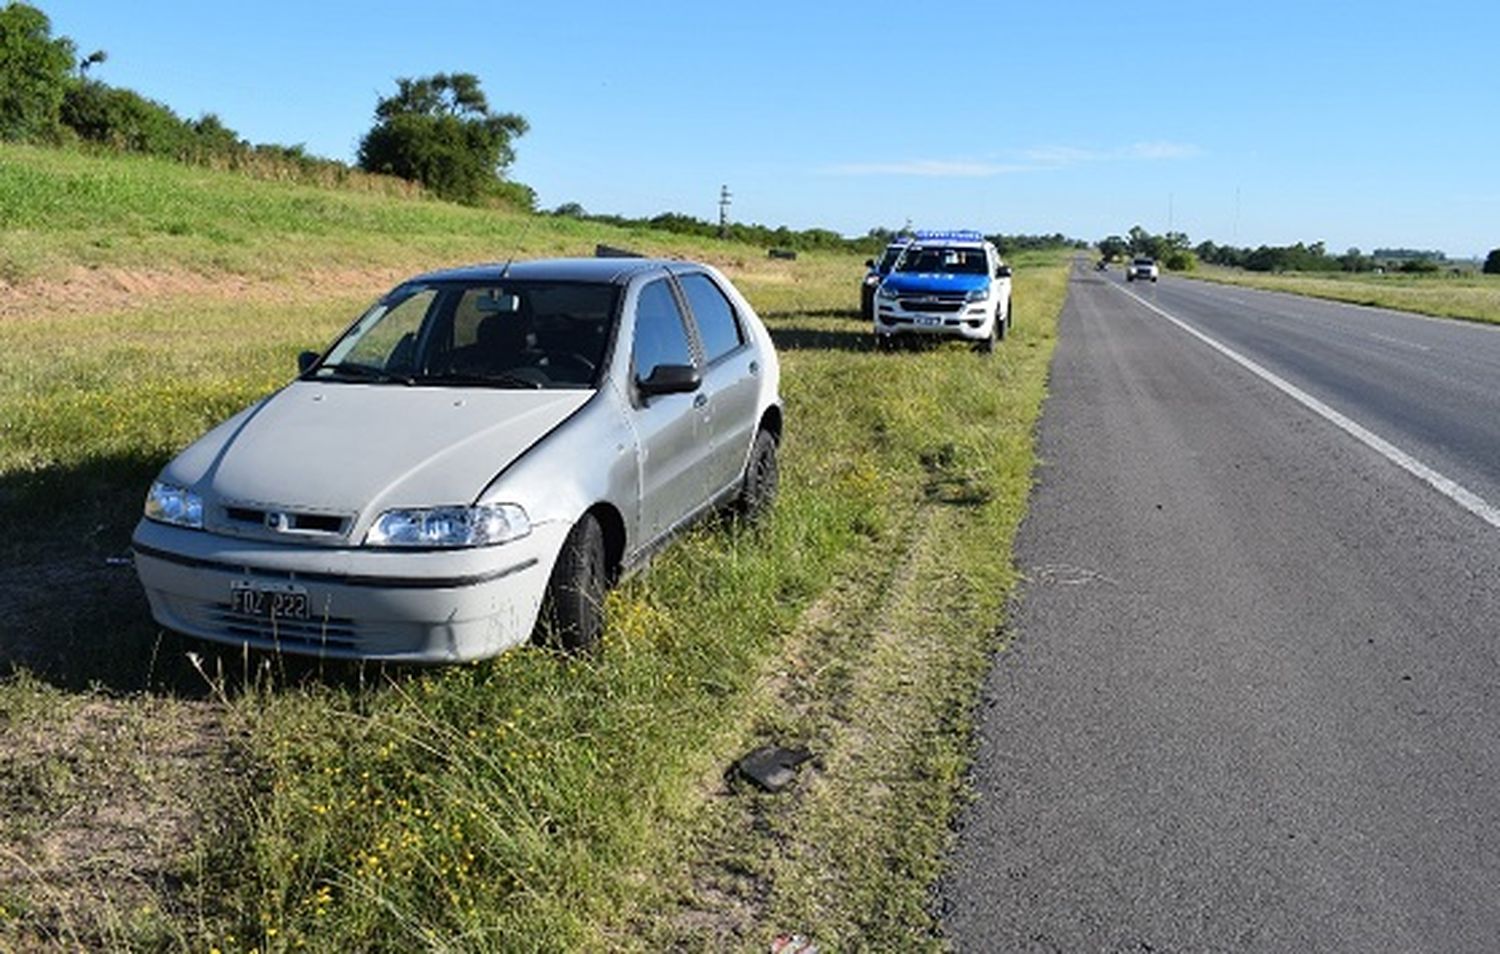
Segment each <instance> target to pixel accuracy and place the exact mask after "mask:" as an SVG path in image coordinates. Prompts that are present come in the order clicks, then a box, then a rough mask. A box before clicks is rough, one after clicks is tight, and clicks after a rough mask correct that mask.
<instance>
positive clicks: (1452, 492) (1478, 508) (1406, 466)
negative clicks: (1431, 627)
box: [1110, 282, 1500, 530]
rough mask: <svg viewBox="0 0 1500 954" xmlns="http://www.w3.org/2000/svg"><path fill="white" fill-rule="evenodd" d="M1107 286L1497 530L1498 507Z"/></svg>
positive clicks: (1191, 330)
mask: <svg viewBox="0 0 1500 954" xmlns="http://www.w3.org/2000/svg"><path fill="white" fill-rule="evenodd" d="M1110 285H1111V286H1112V287H1114V288H1117V289H1119V290H1120V292H1122V293H1123V294H1126V295H1129V296H1130V297H1131V298H1134V299H1135V300H1136V301H1137V302H1139V303H1140V304H1142V305H1144V306H1145V307H1147V308H1149V309H1150V310H1152V311H1154V312H1156V313H1157V314H1158V315H1161V316H1162V317H1163V318H1165V319H1167V320H1168V321H1170V322H1171V323H1172V324H1174V325H1176V326H1177V327H1179V328H1181V329H1182V330H1183V331H1186V332H1187V333H1188V334H1190V335H1192V336H1193V337H1194V338H1197V339H1198V340H1199V341H1201V342H1203V343H1204V344H1206V345H1208V346H1209V347H1210V348H1213V349H1214V350H1215V351H1217V352H1219V353H1220V354H1222V355H1224V357H1226V358H1228V359H1229V360H1231V361H1233V362H1235V363H1236V364H1238V365H1240V366H1241V367H1243V368H1244V369H1245V370H1247V371H1249V372H1250V373H1251V374H1254V375H1255V376H1256V377H1258V378H1260V379H1261V380H1263V381H1265V382H1266V383H1267V384H1270V385H1272V386H1273V387H1275V388H1276V389H1277V390H1279V391H1281V392H1282V393H1283V394H1285V395H1286V396H1287V397H1290V398H1291V399H1292V400H1294V401H1296V402H1297V403H1299V404H1301V405H1302V406H1303V407H1306V408H1307V409H1308V410H1310V411H1312V412H1313V413H1314V414H1317V415H1318V416H1319V417H1322V418H1323V419H1325V420H1327V421H1328V422H1329V423H1331V424H1333V425H1334V426H1336V427H1338V428H1339V429H1340V430H1342V431H1344V432H1345V433H1346V434H1348V435H1349V436H1350V437H1353V438H1354V439H1355V440H1357V441H1359V442H1360V443H1361V444H1364V445H1365V446H1366V447H1368V448H1370V449H1371V450H1373V451H1375V452H1376V453H1377V454H1379V455H1380V456H1382V457H1384V458H1385V459H1386V460H1388V461H1390V462H1391V463H1393V464H1395V465H1396V466H1397V467H1400V468H1401V469H1402V470H1404V471H1406V472H1407V473H1408V474H1411V475H1412V476H1413V477H1416V478H1417V479H1418V480H1421V481H1423V482H1424V483H1426V484H1427V485H1428V486H1430V487H1432V489H1433V490H1436V491H1437V492H1438V493H1440V494H1442V495H1443V496H1444V497H1447V498H1448V499H1449V500H1451V501H1453V502H1454V503H1456V504H1458V505H1459V506H1460V507H1462V508H1464V509H1465V510H1467V511H1469V513H1472V514H1473V515H1474V516H1476V517H1478V518H1479V519H1480V520H1483V521H1484V522H1485V523H1487V524H1489V525H1490V526H1492V527H1494V528H1495V529H1497V530H1500V508H1497V507H1495V506H1494V505H1493V504H1491V503H1490V502H1489V501H1487V500H1485V499H1484V498H1483V497H1481V496H1479V495H1478V494H1476V493H1474V492H1473V491H1471V490H1469V489H1468V488H1466V487H1464V486H1463V485H1462V484H1460V483H1458V482H1457V481H1454V480H1452V479H1450V478H1448V477H1445V476H1443V475H1442V474H1440V473H1438V472H1437V471H1435V470H1433V469H1432V468H1431V467H1428V466H1427V465H1426V464H1424V463H1422V462H1421V461H1419V460H1417V459H1416V458H1415V457H1413V456H1411V455H1410V454H1408V453H1407V452H1406V451H1404V450H1402V449H1401V448H1399V447H1397V446H1396V445H1394V444H1392V443H1391V442H1390V441H1387V440H1386V439H1385V438H1383V437H1380V436H1379V435H1377V434H1375V433H1373V432H1371V431H1369V430H1367V429H1365V428H1364V427H1362V426H1360V425H1359V424H1356V423H1355V422H1354V421H1352V420H1350V419H1349V418H1347V417H1345V416H1344V415H1342V414H1340V413H1339V412H1338V411H1335V410H1334V409H1333V408H1331V407H1329V406H1328V405H1326V404H1324V403H1323V402H1322V401H1319V400H1318V399H1317V398H1315V397H1313V396H1312V395H1311V394H1308V393H1307V392H1306V391H1304V390H1302V389H1301V388H1299V387H1297V386H1296V385H1295V384H1292V383H1291V382H1290V381H1287V380H1286V379H1285V378H1282V377H1280V376H1278V375H1276V374H1274V373H1272V372H1271V371H1268V370H1266V369H1265V368H1263V367H1261V366H1260V365H1258V364H1256V363H1255V362H1254V361H1252V360H1250V359H1249V358H1247V357H1245V356H1244V355H1242V354H1240V353H1239V352H1238V351H1235V350H1234V349H1233V348H1231V347H1229V346H1228V345H1226V344H1223V343H1222V342H1220V341H1218V340H1216V339H1214V338H1210V337H1209V336H1208V335H1206V334H1204V333H1203V332H1201V331H1199V330H1198V329H1197V328H1194V327H1192V326H1191V325H1189V324H1188V323H1187V322H1185V321H1183V320H1182V319H1180V318H1177V317H1176V316H1174V315H1171V314H1169V313H1168V312H1166V311H1164V310H1162V309H1161V308H1158V307H1157V306H1156V305H1153V304H1152V303H1151V302H1149V301H1147V300H1146V299H1144V298H1142V297H1141V296H1140V295H1137V294H1136V293H1135V292H1133V291H1131V290H1129V289H1128V288H1126V287H1125V286H1123V285H1120V284H1118V283H1115V282H1111V283H1110Z"/></svg>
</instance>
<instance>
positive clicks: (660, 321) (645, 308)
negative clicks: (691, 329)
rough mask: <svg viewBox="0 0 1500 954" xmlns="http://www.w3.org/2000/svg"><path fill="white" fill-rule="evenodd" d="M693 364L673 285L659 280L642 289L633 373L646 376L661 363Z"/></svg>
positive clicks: (636, 325) (636, 310) (691, 350)
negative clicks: (673, 292)
mask: <svg viewBox="0 0 1500 954" xmlns="http://www.w3.org/2000/svg"><path fill="white" fill-rule="evenodd" d="M692 363H693V348H692V345H691V344H690V343H689V342H688V335H687V324H686V322H685V321H684V320H683V317H682V309H681V308H679V307H678V306H677V298H676V296H674V295H673V294H672V286H671V285H669V284H668V283H667V280H666V279H664V278H662V279H657V280H656V281H654V282H651V283H650V284H649V285H647V286H646V287H644V288H642V289H641V293H640V295H639V296H638V298H637V299H636V306H635V347H634V368H633V370H634V372H635V376H636V377H637V378H645V377H648V376H649V375H650V374H651V371H652V369H654V368H656V367H657V366H658V365H662V364H686V365H691V364H692Z"/></svg>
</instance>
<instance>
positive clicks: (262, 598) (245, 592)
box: [229, 582, 310, 620]
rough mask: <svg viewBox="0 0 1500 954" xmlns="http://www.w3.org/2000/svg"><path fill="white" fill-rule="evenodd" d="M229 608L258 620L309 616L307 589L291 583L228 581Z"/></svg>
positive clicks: (304, 617)
mask: <svg viewBox="0 0 1500 954" xmlns="http://www.w3.org/2000/svg"><path fill="white" fill-rule="evenodd" d="M229 610H230V612H233V613H238V614H239V615H241V616H255V617H258V618H260V619H300V620H305V619H307V618H309V616H310V614H309V613H308V605H307V590H306V589H305V588H303V587H300V586H296V585H294V584H291V583H247V582H235V583H231V584H229Z"/></svg>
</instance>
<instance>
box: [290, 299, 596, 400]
mask: <svg viewBox="0 0 1500 954" xmlns="http://www.w3.org/2000/svg"><path fill="white" fill-rule="evenodd" d="M618 301H619V290H618V289H617V288H616V286H614V285H607V284H596V283H584V282H538V281H451V282H413V283H410V284H406V285H402V286H401V287H399V288H397V289H396V290H395V291H393V292H391V293H390V294H389V295H387V296H386V297H385V298H383V299H382V300H381V301H380V302H378V303H377V304H376V305H375V306H374V307H373V308H371V309H370V310H369V311H368V312H366V313H365V314H364V315H363V316H362V317H361V318H360V319H359V321H357V322H355V323H354V326H353V327H351V328H350V329H349V330H348V331H347V332H345V333H344V336H343V337H342V338H340V339H339V341H338V342H337V343H336V344H335V345H334V346H333V348H332V350H330V351H329V352H328V354H327V356H326V357H325V358H324V359H323V360H322V361H321V362H319V363H318V364H317V365H315V366H314V367H313V368H312V369H311V370H310V371H309V372H308V373H307V375H306V376H307V377H309V378H311V379H312V380H317V381H350V382H358V383H365V384H369V383H391V384H404V385H413V386H422V385H428V386H438V385H441V386H459V387H464V386H470V387H502V388H593V387H596V386H597V385H598V378H599V371H600V367H601V366H602V364H603V362H604V355H605V351H606V349H607V348H608V345H609V338H610V330H611V328H612V327H613V325H614V321H615V313H616V306H617V305H618Z"/></svg>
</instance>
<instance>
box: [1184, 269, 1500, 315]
mask: <svg viewBox="0 0 1500 954" xmlns="http://www.w3.org/2000/svg"><path fill="white" fill-rule="evenodd" d="M1183 277H1185V278H1201V279H1203V280H1204V281H1210V282H1220V283H1222V284H1226V285H1245V286H1247V287H1250V288H1261V289H1265V290H1267V291H1282V292H1290V293H1292V294H1295V295H1310V296H1312V297H1314V298H1329V299H1332V300H1334V301H1346V302H1350V303H1352V304H1356V305H1371V306H1374V307H1377V308H1393V309H1396V310H1397V311H1414V312H1416V313H1418V314H1422V315H1436V316H1438V317H1442V318H1463V319H1466V320H1468V321H1483V322H1488V323H1491V324H1500V275H1479V274H1473V275H1442V274H1437V275H1406V274H1390V275H1375V274H1372V273H1368V272H1361V273H1357V274H1356V273H1342V272H1316V273H1313V272H1286V273H1279V274H1276V273H1269V272H1247V271H1244V270H1242V269H1238V268H1222V267H1218V266H1214V265H1200V266H1199V267H1198V268H1197V269H1196V270H1194V271H1193V272H1191V273H1189V274H1187V275H1185V276H1183Z"/></svg>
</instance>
